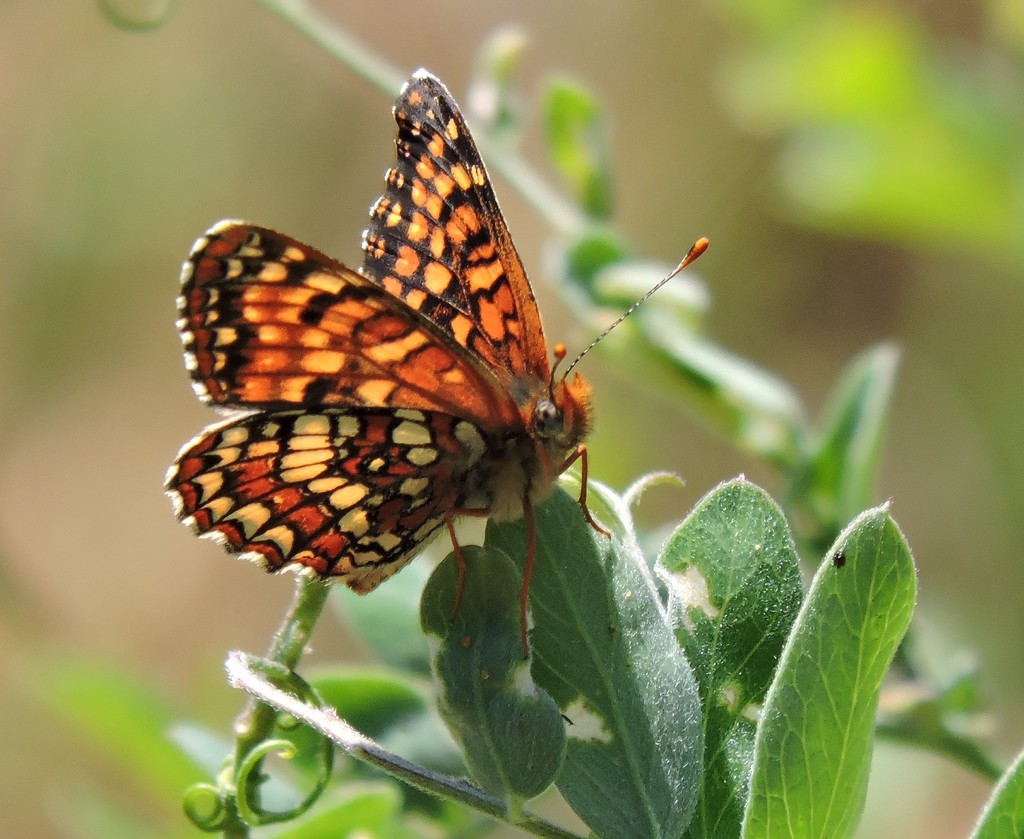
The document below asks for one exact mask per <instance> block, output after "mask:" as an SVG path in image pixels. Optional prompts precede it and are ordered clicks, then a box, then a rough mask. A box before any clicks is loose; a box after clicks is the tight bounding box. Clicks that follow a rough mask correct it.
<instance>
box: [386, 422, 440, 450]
mask: <svg viewBox="0 0 1024 839" xmlns="http://www.w3.org/2000/svg"><path fill="white" fill-rule="evenodd" d="M391 439H392V440H393V441H394V442H395V445H398V446H426V445H429V444H430V443H431V442H432V439H431V436H430V430H429V429H428V428H427V427H426V426H424V425H421V424H419V423H416V422H412V421H411V420H405V421H403V422H401V423H399V424H398V425H397V426H395V429H394V431H392V432H391Z"/></svg>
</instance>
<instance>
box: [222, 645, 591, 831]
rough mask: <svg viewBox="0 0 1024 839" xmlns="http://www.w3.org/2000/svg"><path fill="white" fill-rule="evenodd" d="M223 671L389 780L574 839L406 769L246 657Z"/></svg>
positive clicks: (234, 657) (496, 801)
mask: <svg viewBox="0 0 1024 839" xmlns="http://www.w3.org/2000/svg"><path fill="white" fill-rule="evenodd" d="M226 667H227V671H228V678H229V679H230V681H231V684H232V685H234V686H235V687H240V688H242V689H244V690H246V691H248V692H249V693H250V694H252V695H253V696H254V697H255V699H254V700H253V701H254V702H255V703H256V704H257V705H259V706H261V707H273V708H275V709H277V710H279V711H283V712H285V713H287V714H290V715H291V716H293V717H294V718H295V719H298V720H301V721H302V722H304V723H306V724H307V725H309V726H310V727H312V728H314V729H316V730H317V731H319V732H320V733H321V734H323V735H324V736H325V737H329V738H330V739H331V740H332V741H334V742H335V743H337V744H338V745H339V746H340V747H341V748H342V749H344V750H345V752H346V753H347V754H348V755H349V756H350V757H353V758H355V759H357V760H361V761H363V762H364V763H368V764H370V765H371V766H376V767H377V768H379V769H381V770H383V771H384V772H386V773H387V774H388V775H390V776H391V777H393V778H397V779H399V780H401V781H404V782H405V783H407V784H409V785H410V786H414V787H416V788H417V789H420V790H422V791H424V792H427V793H430V794H432V795H437V796H440V797H442V798H446V799H450V800H453V801H458V802H459V803H461V804H464V805H465V806H467V807H472V808H473V809H475V810H478V811H480V812H482V813H486V814H487V815H489V816H492V817H493V818H496V819H500V820H502V821H507V822H509V823H511V824H514V825H516V827H518V828H520V829H521V830H524V831H526V832H527V833H531V834H533V835H534V836H542V837H546V839H580V837H578V836H577V835H576V834H574V833H571V832H569V831H567V830H563V829H562V828H560V827H558V826H557V825H554V824H551V823H550V822H548V821H545V820H544V819H541V818H537V817H536V816H529V815H523V816H522V817H521V818H517V819H513V818H511V817H510V813H509V810H508V807H507V806H506V804H505V802H504V801H502V800H501V799H500V798H496V797H495V796H493V795H489V794H488V793H486V792H483V791H482V790H479V789H477V788H476V787H474V786H472V785H471V784H468V783H466V782H465V781H462V780H457V779H455V778H449V777H447V776H445V775H439V774H437V773H434V772H431V771H429V770H427V769H424V768H423V767H421V766H417V765H415V764H413V763H409V762H408V761H407V760H404V759H403V758H401V757H399V756H398V755H396V754H394V753H393V752H389V751H388V750H387V749H385V748H384V747H383V746H381V745H380V744H379V743H377V742H376V741H374V740H371V739H370V738H369V737H367V736H365V735H364V734H362V733H360V732H359V731H357V730H356V729H354V728H353V727H352V726H351V725H349V724H348V723H347V722H345V721H344V720H343V719H341V718H339V717H338V716H337V715H336V714H334V713H332V712H331V711H329V710H328V711H324V710H323V709H320V708H315V707H313V706H312V705H309V704H307V703H305V702H302V701H300V700H299V699H297V698H296V697H294V696H292V695H291V694H289V693H287V692H285V691H283V690H281V689H280V688H278V687H276V686H275V685H273V684H272V683H271V682H270V681H269V680H268V679H266V678H265V677H264V676H262V675H261V674H260V673H258V672H257V671H256V670H255V669H253V668H252V667H251V666H250V664H249V660H248V657H247V656H246V655H245V654H244V653H238V652H235V653H231V654H230V655H229V656H228V661H227V665H226ZM275 713H276V712H275Z"/></svg>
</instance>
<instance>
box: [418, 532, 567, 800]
mask: <svg viewBox="0 0 1024 839" xmlns="http://www.w3.org/2000/svg"><path fill="white" fill-rule="evenodd" d="M462 552H463V555H464V557H465V560H466V574H465V583H464V587H463V591H462V602H461V605H460V606H459V609H458V612H457V614H456V615H455V617H454V619H453V618H452V616H451V613H452V607H453V604H454V603H455V598H456V593H457V589H458V570H457V563H456V561H455V556H454V554H452V555H450V556H449V557H447V558H446V559H445V560H444V561H443V562H441V564H440V565H438V566H437V568H436V569H435V570H434V573H433V574H432V575H431V577H430V580H428V582H427V587H426V588H425V589H424V591H423V600H422V605H421V617H422V621H423V629H424V631H425V632H426V633H427V634H428V635H430V636H431V641H432V642H434V643H436V645H437V647H436V653H435V654H434V655H433V657H432V664H433V668H434V674H435V676H436V678H437V681H438V683H439V685H440V686H441V696H440V697H439V700H438V709H439V710H440V712H441V716H442V718H443V719H444V721H445V723H446V724H447V725H448V728H449V730H450V731H451V733H452V735H453V736H454V737H455V739H456V740H457V741H458V742H459V744H460V745H461V747H462V751H463V754H464V755H465V758H466V763H467V765H468V766H469V770H470V773H471V774H472V776H473V779H474V780H475V781H476V782H477V783H478V784H479V785H480V787H481V788H482V789H484V790H486V791H488V792H491V793H493V794H494V795H498V796H501V797H502V798H505V799H506V801H507V802H508V805H509V808H510V810H511V811H512V812H515V811H516V810H518V809H519V808H520V807H521V804H522V802H523V801H525V800H527V799H529V798H532V797H534V796H535V795H539V794H540V793H541V792H543V791H544V790H545V789H547V787H549V786H550V785H551V783H552V781H554V779H555V773H556V772H557V771H558V767H559V765H560V764H561V762H562V754H563V750H564V747H565V731H564V723H563V721H562V717H561V714H559V712H558V708H557V707H556V706H555V703H554V702H553V700H552V699H551V697H550V696H548V695H547V694H546V693H545V692H544V691H543V690H539V689H538V688H537V686H536V685H534V684H533V681H532V680H531V678H530V674H529V665H528V664H527V662H526V661H524V660H523V652H522V645H521V643H520V619H519V591H520V588H521V579H522V578H521V576H520V574H519V572H518V571H517V569H516V567H515V565H514V564H513V563H512V561H511V560H510V559H509V558H508V557H507V556H505V555H504V554H502V553H501V552H500V551H497V550H490V549H484V548H479V547H476V546H466V547H464V548H463V549H462Z"/></svg>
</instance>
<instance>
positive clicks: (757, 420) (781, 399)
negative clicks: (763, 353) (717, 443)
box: [636, 306, 806, 467]
mask: <svg viewBox="0 0 1024 839" xmlns="http://www.w3.org/2000/svg"><path fill="white" fill-rule="evenodd" d="M636 317H637V319H638V320H639V321H640V322H641V324H642V325H643V326H642V328H643V331H644V335H645V337H646V338H647V340H648V342H649V344H650V346H651V347H653V351H654V352H655V353H656V354H657V355H658V356H659V357H660V358H661V359H662V360H663V361H664V362H665V363H666V365H667V371H666V373H667V375H664V376H663V377H662V379H663V380H664V382H665V387H666V388H669V389H670V390H671V391H672V392H677V393H680V394H682V396H681V398H683V399H685V401H686V403H687V404H688V405H689V406H690V407H691V408H693V409H694V410H696V411H698V412H699V413H700V415H701V417H702V418H703V419H704V421H705V422H707V423H708V424H709V425H710V426H711V427H712V428H715V429H716V430H717V431H718V432H719V433H721V434H723V435H724V436H725V437H726V438H727V439H729V440H731V441H732V442H734V443H735V444H736V445H737V446H739V447H741V448H743V449H745V450H746V451H749V452H751V453H753V454H756V455H757V456H759V457H763V458H764V459H766V460H768V461H769V462H771V463H775V464H778V465H781V466H784V467H792V465H793V464H795V463H797V462H799V458H800V452H801V450H802V448H803V446H804V437H805V435H806V427H805V419H804V413H803V407H802V405H801V403H800V400H799V399H798V398H797V396H796V394H795V393H794V392H793V389H792V388H791V387H790V386H789V385H788V384H786V382H784V381H783V380H782V379H780V378H778V377H777V376H775V375H773V374H772V373H769V372H768V371H767V370H762V369H761V368H759V367H757V366H755V365H753V364H751V363H750V362H749V361H746V360H745V359H742V358H740V357H738V356H736V355H733V354H731V353H729V352H727V351H726V350H724V349H723V348H722V347H719V346H717V345H716V344H713V343H712V342H710V341H708V340H707V339H706V338H703V337H701V336H700V335H696V334H694V333H692V332H691V331H689V330H687V329H686V328H685V323H680V321H679V319H678V318H677V317H676V316H675V315H674V314H673V313H672V312H671V311H662V310H661V309H660V308H659V307H657V306H647V307H645V308H642V309H640V310H638V311H637V314H636Z"/></svg>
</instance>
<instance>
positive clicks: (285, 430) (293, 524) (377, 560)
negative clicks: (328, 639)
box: [170, 409, 482, 593]
mask: <svg viewBox="0 0 1024 839" xmlns="http://www.w3.org/2000/svg"><path fill="white" fill-rule="evenodd" d="M481 444H482V440H481V438H480V435H479V432H478V431H477V430H476V428H475V427H474V426H472V425H471V424H470V423H468V422H466V421H465V420H459V419H456V418H455V417H452V416H450V415H448V414H443V413H428V412H423V411H415V410H408V409H399V410H389V409H370V410H367V409H362V410H345V409H337V410H334V409H327V410H322V411H319V412H308V411H303V410H286V411H275V412H261V413H255V414H251V415H249V416H246V417H243V418H241V419H238V420H232V421H229V422H227V423H224V424H221V425H219V426H215V427H214V428H211V429H208V430H207V431H206V432H205V433H204V434H203V435H202V436H200V437H198V438H197V439H196V440H195V441H193V442H192V443H190V444H189V445H188V446H186V447H185V449H184V450H183V451H182V453H181V454H180V456H179V458H178V462H177V464H176V465H175V467H174V469H173V471H172V475H171V479H170V486H171V487H172V488H173V491H174V496H175V499H176V504H177V507H178V514H179V515H180V516H181V517H182V518H183V519H185V521H186V523H188V524H190V525H192V527H193V528H194V529H195V530H196V531H197V532H199V533H200V534H201V535H204V536H207V537H213V538H215V539H216V540H217V541H219V542H221V543H222V544H223V545H224V546H225V547H226V548H228V549H229V550H231V551H234V552H238V553H241V554H242V555H243V556H244V557H245V558H247V559H252V560H254V561H256V562H258V563H259V564H260V565H262V566H264V567H265V568H267V569H268V570H271V571H276V570H279V569H281V568H283V567H285V566H289V567H292V568H295V569H296V570H302V571H305V572H306V573H310V574H313V575H315V576H317V577H324V578H330V577H335V578H341V579H343V580H344V581H345V583H346V584H347V585H348V586H349V587H350V588H352V589H353V590H355V591H357V592H360V593H364V592H367V591H370V590H372V589H373V588H375V587H376V586H378V585H379V584H380V583H382V582H383V581H384V580H386V579H387V578H388V577H390V576H391V575H392V574H394V573H395V572H396V571H398V570H399V569H401V568H402V567H403V566H404V565H405V564H406V563H407V562H408V561H409V560H410V559H411V558H412V557H413V555H414V554H415V553H416V550H417V549H418V548H419V547H420V546H421V545H422V543H423V542H424V541H426V540H427V539H429V538H430V537H431V536H432V535H433V534H434V533H435V531H437V530H438V528H440V527H441V526H442V524H443V523H444V520H445V515H446V514H447V513H448V512H449V511H450V510H452V509H454V508H456V507H457V506H458V505H459V503H460V502H461V495H460V487H461V486H462V485H463V484H464V475H465V473H466V472H467V471H470V470H472V469H473V466H474V461H475V457H477V456H478V455H479V454H480V452H481Z"/></svg>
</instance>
